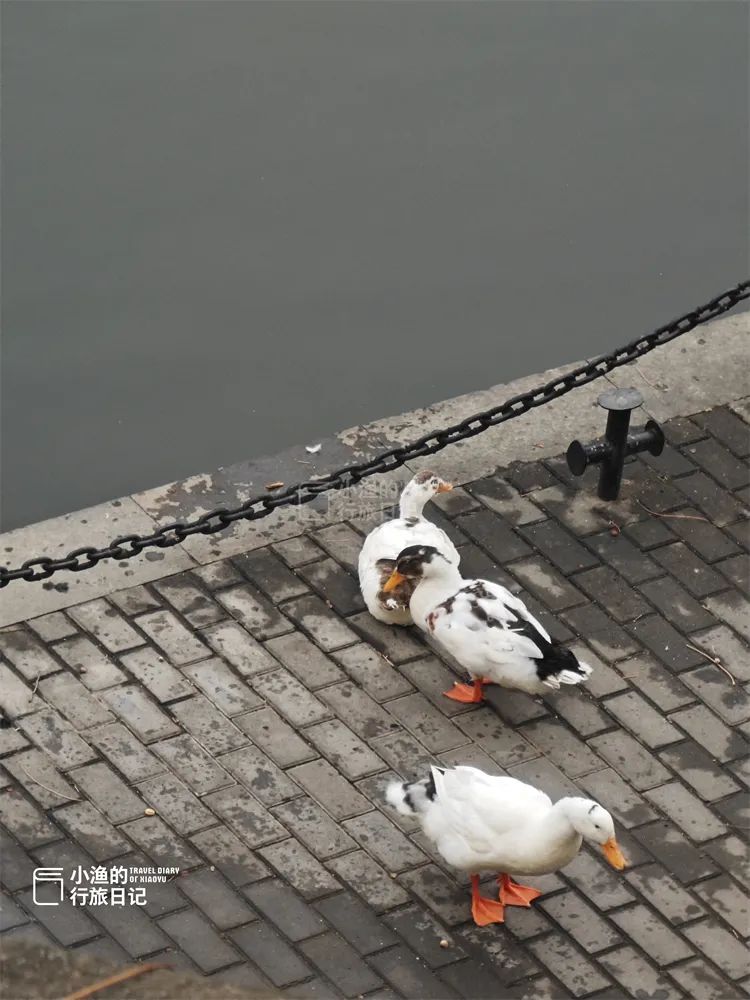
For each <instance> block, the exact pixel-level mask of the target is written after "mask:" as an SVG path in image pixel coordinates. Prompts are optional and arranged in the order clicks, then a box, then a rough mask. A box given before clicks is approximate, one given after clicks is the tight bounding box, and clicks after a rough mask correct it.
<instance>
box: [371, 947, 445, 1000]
mask: <svg viewBox="0 0 750 1000" xmlns="http://www.w3.org/2000/svg"><path fill="white" fill-rule="evenodd" d="M370 964H371V965H372V966H373V967H374V969H375V970H376V972H378V974H379V975H381V976H382V977H383V979H385V980H386V982H388V983H390V984H391V986H392V987H393V988H394V989H395V990H397V991H398V993H400V994H401V996H404V997H419V998H420V1000H449V998H451V997H455V996H456V994H455V993H454V992H453V990H451V989H450V987H449V986H446V985H445V983H443V982H441V980H439V979H438V978H437V976H436V975H435V974H434V973H433V972H431V971H430V970H429V969H427V968H425V966H424V965H423V964H422V963H421V962H419V961H418V960H417V959H416V958H415V957H414V955H413V954H412V953H411V952H410V951H408V950H407V949H406V948H405V947H404V946H403V945H399V946H398V947H397V948H389V949H387V951H381V952H380V953H379V954H377V955H373V956H372V958H371V959H370Z"/></svg>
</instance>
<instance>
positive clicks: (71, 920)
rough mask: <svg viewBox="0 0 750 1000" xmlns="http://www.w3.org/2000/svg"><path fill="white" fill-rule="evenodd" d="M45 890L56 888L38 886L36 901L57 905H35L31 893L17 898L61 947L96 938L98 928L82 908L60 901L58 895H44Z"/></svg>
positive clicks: (66, 901)
mask: <svg viewBox="0 0 750 1000" xmlns="http://www.w3.org/2000/svg"><path fill="white" fill-rule="evenodd" d="M45 888H49V889H51V890H56V887H54V886H51V885H50V886H49V887H44V886H40V887H39V888H38V889H37V899H41V900H44V902H46V903H48V904H51V903H53V902H54V903H56V904H57V905H54V906H53V905H46V906H45V905H35V903H34V899H33V893H31V892H22V893H21V895H20V896H19V897H18V898H19V899H20V901H21V902H22V903H23V905H24V906H25V907H26V909H27V910H28V911H29V913H33V914H34V916H35V917H36V919H37V920H38V921H39V922H40V923H41V924H43V925H44V927H45V928H46V930H48V931H49V933H50V934H52V935H53V937H55V938H56V939H57V940H58V941H59V942H60V944H61V945H62V946H63V947H65V948H68V947H70V946H71V945H75V944H79V943H80V942H81V941H86V940H88V939H90V938H93V937H96V936H97V934H98V933H99V928H98V927H97V926H96V924H94V923H93V921H92V920H90V919H89V917H88V916H87V915H86V912H85V910H84V909H83V908H82V907H80V906H73V904H72V903H71V902H69V901H68V900H67V899H63V900H60V897H59V895H51V893H45ZM45 895H49V896H50V898H49V899H45Z"/></svg>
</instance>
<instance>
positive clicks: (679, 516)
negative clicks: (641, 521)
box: [636, 498, 711, 524]
mask: <svg viewBox="0 0 750 1000" xmlns="http://www.w3.org/2000/svg"><path fill="white" fill-rule="evenodd" d="M636 499H637V498H636ZM638 503H639V504H640V505H641V507H643V509H644V510H646V511H648V513H649V514H651V516H652V517H674V518H677V519H678V520H680V521H705V522H706V523H707V524H710V523H711V522H710V521H709V520H708V518H707V517H703V516H702V515H701V514H660V513H659V511H658V510H651V508H650V507H647V506H646V504H645V503H644V502H643V500H638Z"/></svg>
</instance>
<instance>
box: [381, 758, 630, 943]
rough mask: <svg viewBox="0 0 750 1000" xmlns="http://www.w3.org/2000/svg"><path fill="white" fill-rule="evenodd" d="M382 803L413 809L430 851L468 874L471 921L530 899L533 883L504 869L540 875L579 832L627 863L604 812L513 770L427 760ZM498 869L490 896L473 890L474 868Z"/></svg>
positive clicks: (558, 864) (498, 915)
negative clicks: (425, 767)
mask: <svg viewBox="0 0 750 1000" xmlns="http://www.w3.org/2000/svg"><path fill="white" fill-rule="evenodd" d="M385 798H386V801H387V802H388V804H389V805H390V806H391V807H392V808H394V809H395V810H396V811H397V812H399V813H401V814H402V815H406V816H412V817H416V818H417V820H418V821H419V823H420V824H421V826H422V829H423V831H424V833H425V835H426V836H427V837H428V839H429V840H431V841H432V842H433V843H434V845H435V847H436V848H437V851H438V853H439V854H440V855H441V856H442V857H443V858H444V859H445V861H446V862H447V863H448V864H449V865H450V866H451V867H453V868H456V869H458V870H459V871H462V872H465V873H468V874H469V875H470V876H471V913H472V917H473V918H474V922H475V923H476V924H478V925H479V926H482V927H483V926H485V925H487V924H495V923H503V922H504V920H505V907H506V906H531V904H532V902H533V901H534V900H535V899H536V898H537V897H538V896H540V895H541V892H540V891H539V890H538V889H534V888H532V887H531V886H526V885H520V884H519V883H517V882H515V881H514V880H513V879H512V878H511V875H512V874H518V873H524V874H526V875H544V874H548V873H550V872H555V871H558V870H559V869H560V868H564V867H565V865H567V864H569V863H570V862H571V861H572V860H573V858H574V857H575V856H576V854H577V853H578V851H579V850H580V849H581V845H582V843H583V841H584V840H586V841H588V842H590V843H592V844H598V845H599V846H600V847H601V849H602V852H603V854H604V857H605V858H606V859H607V861H608V862H609V863H610V864H611V865H612V867H613V868H616V869H617V870H618V871H621V870H622V869H623V868H625V866H626V865H627V862H626V860H625V857H624V855H623V853H622V851H621V849H620V846H619V845H618V843H617V838H616V837H615V826H614V822H613V820H612V817H611V816H610V814H609V813H608V812H607V810H606V809H604V808H603V807H602V806H600V805H599V803H598V802H594V801H593V800H592V799H585V798H579V797H577V796H568V797H565V798H561V799H558V801H557V802H555V803H554V804H553V802H552V800H551V799H550V797H549V796H548V795H546V794H545V793H544V792H543V791H541V790H540V789H538V788H535V787H534V786H533V785H529V784H527V783H526V782H525V781H519V780H518V779H517V778H511V777H499V776H496V775H490V774H487V773H485V772H484V771H481V770H480V769H479V768H477V767H469V766H467V765H458V766H457V767H450V768H448V767H435V766H432V767H430V773H429V774H428V775H427V776H426V777H423V778H420V779H419V780H417V781H412V782H400V781H393V782H390V783H389V785H388V786H387V788H386V790H385ZM483 871H491V872H493V873H498V879H497V881H498V884H499V886H500V890H499V894H498V898H497V900H494V899H489V898H488V897H486V896H482V895H480V892H479V879H480V873H481V872H483Z"/></svg>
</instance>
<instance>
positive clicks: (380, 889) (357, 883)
mask: <svg viewBox="0 0 750 1000" xmlns="http://www.w3.org/2000/svg"><path fill="white" fill-rule="evenodd" d="M327 865H328V867H329V868H330V869H331V870H332V871H334V872H335V873H336V874H337V875H338V876H339V878H340V879H341V880H342V881H343V882H345V883H346V884H347V885H349V886H351V888H352V889H354V890H355V892H357V893H358V894H359V895H360V896H362V897H363V899H364V900H365V902H367V903H368V904H369V905H370V906H372V907H373V908H374V909H376V910H378V911H380V910H389V909H392V908H393V907H394V906H401V905H402V904H404V903H406V902H408V901H409V897H408V895H407V894H406V893H405V892H404V890H403V889H402V888H401V886H400V885H399V884H398V882H396V881H395V880H393V879H392V878H391V877H390V876H389V874H388V873H387V872H386V871H385V870H384V869H383V868H382V867H381V866H380V865H379V864H378V863H377V862H376V861H375V860H373V858H371V857H370V856H369V854H366V853H365V852H364V851H353V852H352V853H351V854H344V855H342V856H340V857H336V858H331V859H330V860H329V861H328V862H327Z"/></svg>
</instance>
